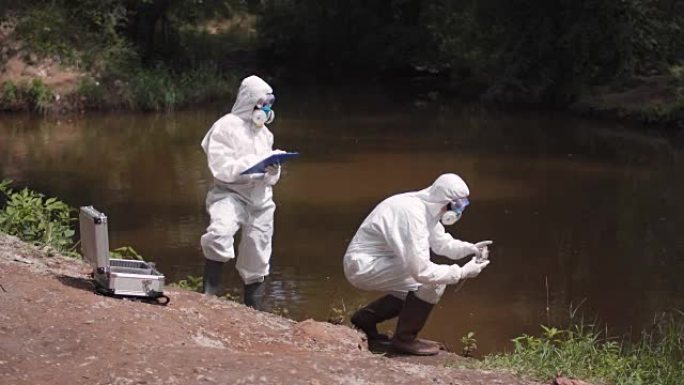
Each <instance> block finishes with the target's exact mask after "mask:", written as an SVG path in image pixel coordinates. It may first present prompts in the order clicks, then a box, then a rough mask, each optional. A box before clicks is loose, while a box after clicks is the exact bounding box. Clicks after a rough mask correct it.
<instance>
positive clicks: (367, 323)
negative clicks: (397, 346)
mask: <svg viewBox="0 0 684 385" xmlns="http://www.w3.org/2000/svg"><path fill="white" fill-rule="evenodd" d="M403 306H404V301H403V300H402V299H400V298H397V297H395V296H393V295H389V294H388V295H386V296H384V297H382V298H378V299H376V300H375V301H373V302H371V303H369V304H368V305H366V306H365V307H363V308H361V309H359V310H357V311H356V313H354V315H352V317H351V323H352V325H354V326H355V327H356V328H358V329H361V331H363V332H364V333H366V336H367V337H368V345H369V347H370V348H371V349H372V348H373V347H374V345H377V344H384V345H387V344H388V343H389V341H390V338H389V337H388V336H387V335H385V334H382V333H379V332H378V327H377V324H379V323H380V322H383V321H387V320H388V319H392V318H394V317H396V316H398V315H399V312H400V311H401V308H402V307H403Z"/></svg>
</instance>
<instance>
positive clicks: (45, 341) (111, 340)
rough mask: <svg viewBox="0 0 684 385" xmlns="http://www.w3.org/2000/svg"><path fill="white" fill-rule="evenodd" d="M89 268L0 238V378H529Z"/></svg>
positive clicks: (20, 383) (120, 384)
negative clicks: (106, 292) (163, 298)
mask: <svg viewBox="0 0 684 385" xmlns="http://www.w3.org/2000/svg"><path fill="white" fill-rule="evenodd" d="M88 274H89V268H88V266H87V265H85V264H84V263H82V262H80V261H76V260H73V259H69V258H66V257H62V256H59V255H50V254H49V253H47V252H45V251H44V250H40V249H38V248H35V247H33V246H30V245H27V244H25V243H23V242H21V241H19V240H17V239H16V238H14V237H10V236H7V235H4V234H1V233H0V385H24V384H27V385H28V384H31V385H39V384H55V385H59V384H69V385H72V384H113V385H129V384H183V385H186V384H326V385H327V384H454V385H457V384H511V385H518V384H520V385H522V384H530V385H533V384H535V383H534V382H531V381H527V380H524V379H520V378H517V377H514V376H512V375H510V374H507V373H498V372H489V371H479V370H473V369H460V368H458V367H459V362H460V363H461V364H462V363H463V361H462V360H464V359H463V358H460V357H459V356H456V355H453V354H450V353H446V352H444V353H440V354H439V355H438V356H436V357H432V358H416V357H397V358H390V357H386V356H382V355H377V354H372V353H370V352H368V350H367V348H366V343H365V341H364V339H363V338H362V335H361V334H359V333H358V332H356V331H355V330H352V329H350V328H348V327H345V326H336V325H332V324H328V323H322V322H316V321H313V320H307V321H303V322H295V321H292V320H289V319H286V318H282V317H279V316H277V315H273V314H270V313H264V312H258V311H254V310H252V309H249V308H247V307H245V306H243V305H241V304H238V303H235V302H230V301H226V300H222V299H218V298H210V297H207V296H204V295H202V294H199V293H194V292H190V291H185V290H179V289H173V288H168V287H167V290H165V293H166V294H167V295H168V296H169V297H170V298H171V302H170V304H169V305H168V306H159V305H154V304H150V303H144V302H138V301H130V300H121V299H116V298H110V297H104V296H100V295H97V294H95V293H94V292H93V285H92V283H91V281H90V279H89V276H88ZM446 365H450V366H456V368H454V367H447V366H446ZM462 366H463V365H461V367H462Z"/></svg>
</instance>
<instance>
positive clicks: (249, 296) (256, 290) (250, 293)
mask: <svg viewBox="0 0 684 385" xmlns="http://www.w3.org/2000/svg"><path fill="white" fill-rule="evenodd" d="M244 289H245V290H244V291H245V305H247V306H249V307H251V308H252V309H256V310H263V308H262V306H261V302H262V300H263V299H264V293H265V292H266V285H265V284H264V282H263V281H262V282H254V283H250V284H249V285H245V287H244Z"/></svg>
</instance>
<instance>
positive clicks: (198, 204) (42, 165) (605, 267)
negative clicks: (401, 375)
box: [0, 87, 684, 353]
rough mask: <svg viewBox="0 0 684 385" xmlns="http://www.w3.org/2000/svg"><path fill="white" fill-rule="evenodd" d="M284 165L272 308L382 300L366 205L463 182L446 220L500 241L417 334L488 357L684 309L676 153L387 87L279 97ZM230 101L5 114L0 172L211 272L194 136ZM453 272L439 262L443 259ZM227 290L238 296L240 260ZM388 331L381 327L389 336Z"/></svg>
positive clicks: (636, 137)
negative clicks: (354, 245)
mask: <svg viewBox="0 0 684 385" xmlns="http://www.w3.org/2000/svg"><path fill="white" fill-rule="evenodd" d="M278 96H279V100H278V103H277V104H276V106H275V107H276V112H277V118H276V121H275V123H273V124H272V126H271V129H272V131H273V132H274V134H275V137H276V147H277V148H281V149H286V150H296V151H299V152H300V153H301V154H302V156H301V157H300V158H298V159H297V160H295V161H292V162H290V163H288V164H287V165H286V166H285V167H284V172H283V176H282V178H281V181H280V183H279V184H278V185H277V186H276V188H275V200H276V203H277V205H278V209H277V212H276V220H275V228H276V233H275V236H274V253H273V259H272V276H271V280H270V285H269V289H268V292H269V294H270V296H269V298H270V300H269V304H270V306H273V307H277V308H279V309H281V310H283V309H286V311H287V312H288V314H289V316H290V317H292V318H295V319H305V318H310V317H312V318H315V319H318V320H326V319H328V318H329V317H330V316H331V315H334V312H333V311H332V310H331V309H332V308H342V307H344V308H346V309H347V310H349V309H354V308H356V307H357V306H359V305H361V304H363V303H366V302H367V301H369V300H371V299H373V298H375V297H377V296H378V294H377V293H366V292H361V291H358V290H356V289H354V288H353V287H352V286H350V285H349V284H348V283H347V282H346V280H345V278H344V275H343V273H342V266H341V260H342V256H343V254H344V251H345V248H346V245H347V243H348V242H349V240H350V239H351V237H352V236H353V234H354V232H355V231H356V228H357V227H358V225H359V224H360V223H361V221H362V220H363V218H364V217H365V216H366V215H367V214H368V212H369V211H370V210H371V209H372V208H373V207H374V206H375V204H377V203H378V202H379V201H381V200H382V199H384V198H385V197H387V196H389V195H392V194H394V193H398V192H403V191H409V190H417V189H421V188H423V187H426V186H428V185H429V184H430V183H431V182H432V181H433V180H434V178H435V177H437V176H438V175H439V174H441V173H444V172H455V173H458V174H460V175H461V176H462V177H463V178H464V179H465V180H466V182H467V183H468V184H469V186H470V189H471V199H470V200H471V205H470V206H469V208H468V210H467V211H466V213H465V214H464V217H463V219H462V220H461V221H460V222H458V223H457V224H456V225H454V226H452V227H451V228H449V231H450V232H451V233H452V234H454V235H455V236H456V237H457V238H460V239H464V240H469V241H473V242H475V241H479V240H483V239H493V240H494V241H495V244H494V246H493V247H492V252H491V259H492V263H491V264H490V266H489V267H488V268H487V269H486V270H485V272H484V273H483V274H482V275H481V276H480V277H478V278H477V279H475V280H472V281H470V282H467V283H466V284H465V285H464V286H463V287H462V288H461V289H460V291H458V292H456V291H455V288H454V287H450V288H448V289H447V292H446V294H445V296H444V298H443V299H442V301H441V302H440V303H439V305H438V306H437V307H436V309H435V311H434V312H433V314H432V316H431V318H430V320H429V322H428V325H427V327H426V329H425V332H424V336H426V337H430V338H435V339H439V340H442V341H444V342H446V343H447V344H448V345H449V346H450V347H451V348H452V349H455V350H460V349H461V345H460V342H459V339H460V338H461V337H462V336H463V335H465V334H466V333H467V332H469V331H473V332H475V337H476V338H477V340H478V345H479V349H480V350H479V351H480V353H488V352H493V351H501V350H504V349H509V348H510V347H511V344H510V341H509V340H510V338H512V337H515V336H517V335H520V334H522V333H537V332H538V331H539V330H540V329H539V325H540V324H553V325H564V324H567V322H568V320H569V318H570V317H571V316H572V315H574V317H575V319H578V318H579V317H580V316H583V317H584V319H585V321H589V322H594V323H596V324H597V325H599V326H600V327H601V328H605V327H607V328H608V331H609V333H610V334H613V335H623V334H625V333H629V332H630V331H632V332H633V331H635V330H639V329H641V328H642V327H647V326H648V325H649V323H650V322H651V321H652V319H653V317H654V316H655V315H656V314H658V313H660V312H663V311H671V310H672V309H674V308H679V309H682V308H684V279H682V276H683V275H684V237H682V235H681V231H682V229H683V228H684V226H683V225H684V201H683V200H684V198H683V197H684V178H683V176H684V145H683V142H684V141H683V140H681V138H679V139H678V138H667V137H662V136H656V135H655V134H653V133H644V132H639V131H635V130H631V129H626V128H623V127H621V126H620V125H619V124H616V123H610V122H602V121H592V120H583V119H578V118H573V117H570V116H568V115H565V114H559V113H523V114H520V113H519V114H501V113H487V112H482V111H480V110H479V109H477V108H468V107H444V106H437V105H433V104H431V103H425V102H423V101H413V100H405V99H404V100H401V99H398V98H396V97H393V95H392V94H391V93H384V92H382V91H378V90H370V91H368V92H358V91H356V90H353V89H347V90H344V89H343V90H333V91H330V90H323V91H320V90H319V91H310V90H309V91H307V92H301V91H298V90H296V89H287V88H286V87H285V89H281V90H279V94H278ZM226 110H227V105H217V106H209V107H205V108H201V109H199V108H196V109H191V110H187V111H182V112H176V113H172V114H137V113H128V112H126V113H124V112H113V113H106V114H88V115H85V116H82V117H75V118H60V119H44V118H39V117H29V116H24V115H4V116H1V117H0V177H2V178H12V179H14V180H15V181H16V185H17V186H30V187H31V188H33V189H36V190H39V191H42V192H45V193H46V194H48V195H52V196H58V197H60V198H62V199H64V200H65V201H67V202H68V203H69V204H70V205H72V206H75V207H78V206H81V205H89V204H92V205H94V206H95V207H96V208H98V209H100V210H102V211H103V212H105V213H106V214H107V215H108V216H109V218H110V220H109V226H110V243H111V245H112V248H115V247H119V246H124V245H131V246H133V247H135V248H136V249H137V250H138V251H139V252H140V253H141V254H143V255H144V256H146V257H147V259H149V260H153V261H155V262H156V263H157V265H158V267H159V269H160V270H161V271H162V272H164V273H165V274H166V275H167V277H168V281H169V282H172V281H176V280H178V279H182V278H184V277H186V276H188V275H201V271H202V266H203V257H202V253H201V250H200V248H199V237H200V235H201V234H202V232H203V231H204V228H205V227H206V225H207V223H208V216H207V215H206V213H205V211H204V198H205V195H206V192H207V189H208V188H209V186H210V184H211V178H210V175H209V173H208V170H207V168H206V158H205V156H204V154H203V153H202V151H201V148H200V146H199V143H200V141H201V139H202V137H203V135H204V134H205V132H206V130H207V129H208V128H209V127H210V126H211V124H212V123H213V121H215V120H216V119H217V118H218V117H219V116H220V115H221V114H222V113H223V112H225V111H226ZM438 261H440V262H443V261H442V260H438ZM227 270H228V271H227V272H226V274H225V280H226V286H227V289H228V290H230V291H235V292H236V293H237V292H238V291H239V290H240V289H241V284H240V282H239V278H238V275H237V273H236V272H235V269H234V268H233V266H230V268H229V269H227ZM391 326H392V325H391V324H388V325H386V326H385V328H387V329H389V328H391Z"/></svg>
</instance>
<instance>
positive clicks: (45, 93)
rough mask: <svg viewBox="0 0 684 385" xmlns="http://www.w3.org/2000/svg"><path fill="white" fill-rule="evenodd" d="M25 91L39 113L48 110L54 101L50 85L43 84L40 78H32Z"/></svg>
mask: <svg viewBox="0 0 684 385" xmlns="http://www.w3.org/2000/svg"><path fill="white" fill-rule="evenodd" d="M27 93H28V95H29V97H30V101H31V105H32V106H33V108H34V109H35V110H36V111H38V112H41V113H46V112H48V111H49V110H50V107H52V104H53V103H54V101H55V95H54V94H53V93H52V90H51V89H50V87H48V86H47V85H45V83H43V81H42V80H40V79H33V80H32V81H31V85H30V87H29V89H28V91H27Z"/></svg>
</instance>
